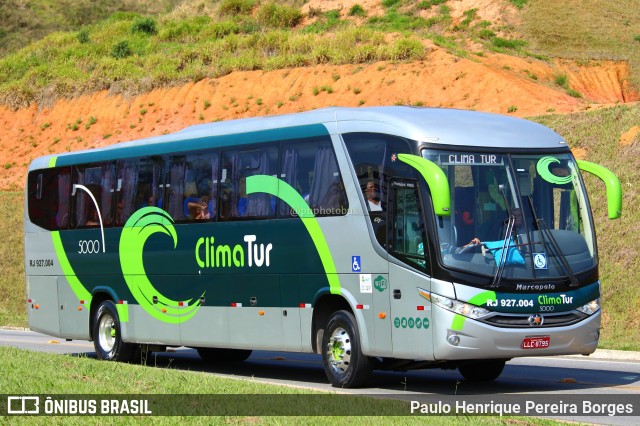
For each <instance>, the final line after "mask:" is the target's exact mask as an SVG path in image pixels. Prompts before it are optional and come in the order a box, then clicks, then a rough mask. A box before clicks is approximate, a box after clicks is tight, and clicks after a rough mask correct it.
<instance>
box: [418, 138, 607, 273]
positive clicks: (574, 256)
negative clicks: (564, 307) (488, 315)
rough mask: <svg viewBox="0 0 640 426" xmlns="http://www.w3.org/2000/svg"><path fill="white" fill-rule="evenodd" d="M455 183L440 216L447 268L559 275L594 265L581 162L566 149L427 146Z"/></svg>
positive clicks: (427, 155) (427, 153) (429, 154)
mask: <svg viewBox="0 0 640 426" xmlns="http://www.w3.org/2000/svg"><path fill="white" fill-rule="evenodd" d="M423 157H424V158H426V159H428V160H430V161H432V162H434V163H436V164H438V166H440V167H441V168H442V170H443V171H444V172H445V174H446V175H447V179H448V180H449V186H450V190H451V194H450V195H451V210H452V214H451V216H450V217H436V225H437V231H438V239H439V245H440V254H441V260H442V263H443V264H444V266H445V267H449V268H452V269H460V270H465V271H468V272H472V273H477V274H482V275H489V276H493V277H494V284H496V280H499V279H519V280H521V279H562V278H569V279H570V280H571V281H572V282H573V283H574V284H577V282H576V281H575V275H574V274H576V273H579V272H582V271H585V270H588V269H590V268H592V267H594V266H595V265H596V262H597V253H596V244H595V235H594V231H593V225H592V220H591V215H590V209H589V206H588V201H587V198H586V195H585V191H584V185H583V183H582V181H581V178H580V174H579V171H578V166H577V164H576V162H575V160H574V159H573V157H572V156H571V154H569V153H562V154H541V155H538V154H497V153H496V154H488V153H478V152H459V151H456V152H453V151H451V152H450V151H440V150H425V151H423Z"/></svg>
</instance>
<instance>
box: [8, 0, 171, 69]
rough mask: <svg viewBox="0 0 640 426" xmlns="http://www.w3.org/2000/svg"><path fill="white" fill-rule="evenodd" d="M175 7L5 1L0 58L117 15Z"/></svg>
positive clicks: (120, 0)
mask: <svg viewBox="0 0 640 426" xmlns="http://www.w3.org/2000/svg"><path fill="white" fill-rule="evenodd" d="M177 3H178V1H175V0H159V1H158V0H135V1H132V0H115V1H114V0H57V1H54V0H29V1H28V2H27V1H23V0H6V1H3V2H0V57H1V56H4V55H5V54H7V53H11V52H15V51H16V50H18V49H20V48H22V47H25V46H27V45H28V44H29V43H31V42H34V41H36V40H39V39H41V38H42V37H44V36H46V35H47V34H50V33H52V32H56V31H72V30H77V29H80V28H81V27H82V26H84V25H90V24H95V23H97V22H99V21H101V20H103V19H105V18H107V17H109V16H110V15H111V14H113V13H114V12H117V11H130V12H140V13H144V14H145V15H158V14H161V13H166V12H169V11H170V10H171V9H173V7H174V6H175V5H176V4H177ZM85 36H86V34H85Z"/></svg>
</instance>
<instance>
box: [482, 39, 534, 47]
mask: <svg viewBox="0 0 640 426" xmlns="http://www.w3.org/2000/svg"><path fill="white" fill-rule="evenodd" d="M491 44H492V45H493V46H494V47H497V48H506V49H519V48H521V47H524V45H525V44H527V43H526V42H525V41H524V40H509V39H506V38H502V37H493V38H492V39H491Z"/></svg>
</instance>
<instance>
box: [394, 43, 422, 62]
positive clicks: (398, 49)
mask: <svg viewBox="0 0 640 426" xmlns="http://www.w3.org/2000/svg"><path fill="white" fill-rule="evenodd" d="M422 56H424V46H423V45H422V43H421V42H420V41H419V40H414V39H410V38H402V39H399V40H396V41H395V42H394V43H393V46H391V59H393V60H397V61H398V60H399V61H406V60H418V59H421V58H422Z"/></svg>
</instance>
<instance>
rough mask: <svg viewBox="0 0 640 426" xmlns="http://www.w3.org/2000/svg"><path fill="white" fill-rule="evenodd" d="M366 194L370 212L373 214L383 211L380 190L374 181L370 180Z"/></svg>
mask: <svg viewBox="0 0 640 426" xmlns="http://www.w3.org/2000/svg"><path fill="white" fill-rule="evenodd" d="M364 193H365V196H366V197H367V204H368V205H369V210H370V211H372V212H375V211H382V204H381V203H380V189H379V188H378V185H377V184H376V183H375V182H374V181H372V180H370V181H369V182H367V186H366V187H365V191H364Z"/></svg>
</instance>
